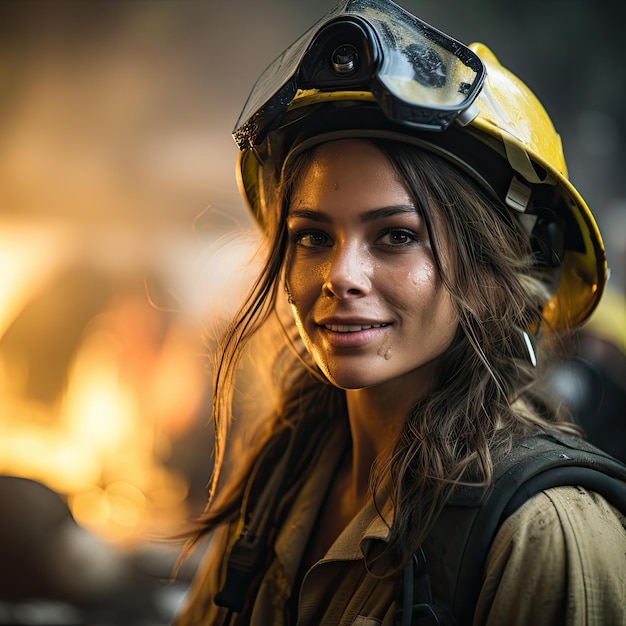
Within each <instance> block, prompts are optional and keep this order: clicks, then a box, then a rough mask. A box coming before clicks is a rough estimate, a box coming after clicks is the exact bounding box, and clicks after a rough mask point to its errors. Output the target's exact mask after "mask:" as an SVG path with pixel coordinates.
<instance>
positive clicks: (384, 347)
mask: <svg viewBox="0 0 626 626" xmlns="http://www.w3.org/2000/svg"><path fill="white" fill-rule="evenodd" d="M287 226H288V233H289V239H290V244H289V253H288V260H287V286H288V289H289V293H290V296H291V302H292V309H293V313H294V316H295V320H296V323H297V325H298V329H299V331H300V334H301V336H302V339H303V340H304V343H305V345H306V348H307V349H308V351H309V352H310V353H311V355H312V356H313V358H314V359H315V362H316V363H317V365H318V366H319V367H320V368H321V370H322V371H323V372H324V374H325V375H326V376H327V377H328V379H329V380H330V381H331V382H332V383H333V384H335V385H336V386H338V387H341V388H344V389H360V388H366V387H375V386H378V385H383V384H386V383H390V382H402V383H406V384H410V385H413V386H414V387H415V389H416V391H418V390H425V387H426V386H427V385H428V383H429V381H430V380H431V378H432V375H433V374H434V369H435V366H436V360H437V357H439V356H440V355H441V354H442V353H443V352H444V351H445V350H446V348H447V347H448V346H449V345H450V343H451V341H452V338H453V337H454V334H455V331H456V328H457V325H458V319H457V316H456V313H455V311H454V309H453V306H452V302H451V298H450V295H449V293H448V291H447V290H446V289H445V288H444V287H443V285H442V283H441V281H440V280H439V276H438V272H437V269H436V266H435V263H434V260H433V254H432V250H431V245H430V241H429V238H428V232H427V229H426V224H425V222H424V219H423V217H422V216H421V215H420V211H419V207H416V206H415V201H414V199H413V198H412V197H411V194H410V193H409V191H408V188H407V186H406V185H405V183H404V182H403V180H402V179H401V178H400V177H399V175H398V174H397V173H396V172H395V170H394V169H393V167H392V166H391V164H390V162H389V161H388V160H387V158H386V157H385V156H384V155H383V153H382V152H380V151H379V150H378V149H377V148H375V147H374V146H373V145H372V144H370V143H367V142H364V141H359V140H341V141H334V142H331V143H327V144H323V145H321V146H319V147H317V148H316V149H315V152H314V154H313V155H312V159H311V160H310V161H309V162H308V163H307V165H306V166H305V168H304V170H303V172H302V174H301V176H300V177H299V179H298V181H297V183H296V186H295V188H294V193H293V194H292V201H291V204H290V206H289V211H288V217H287ZM446 256H447V253H446V250H443V251H442V257H443V258H444V260H445V258H446ZM420 393H421V392H420Z"/></svg>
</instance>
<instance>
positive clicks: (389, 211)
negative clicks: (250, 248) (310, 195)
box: [287, 204, 419, 224]
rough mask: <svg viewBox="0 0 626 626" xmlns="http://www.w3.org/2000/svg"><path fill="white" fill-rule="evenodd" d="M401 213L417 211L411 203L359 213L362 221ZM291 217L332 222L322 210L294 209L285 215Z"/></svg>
mask: <svg viewBox="0 0 626 626" xmlns="http://www.w3.org/2000/svg"><path fill="white" fill-rule="evenodd" d="M401 213H412V214H418V213H419V211H418V210H417V209H416V207H414V206H413V205H412V204H398V205H393V206H385V207H380V208H378V209H371V210H370V211H365V212H364V213H362V214H361V221H362V222H375V221H376V220H380V219H383V218H385V217H393V216H394V215H398V214H401ZM293 218H303V219H308V220H313V221H316V222H322V223H324V224H329V223H330V222H332V218H331V217H330V215H328V213H324V211H314V210H313V209H294V210H293V211H291V212H290V213H289V214H288V215H287V220H290V219H293Z"/></svg>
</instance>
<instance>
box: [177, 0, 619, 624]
mask: <svg viewBox="0 0 626 626" xmlns="http://www.w3.org/2000/svg"><path fill="white" fill-rule="evenodd" d="M485 74H486V76H487V78H486V79H485ZM235 139H236V141H237V142H238V144H239V146H240V148H241V150H242V152H241V159H240V164H239V171H240V184H241V189H242V192H243V195H244V197H245V198H246V199H247V201H248V202H249V204H250V208H251V210H252V212H253V215H254V216H255V218H256V220H257V221H258V223H259V225H260V227H261V228H262V230H263V232H264V234H265V236H266V242H267V246H266V250H267V253H266V254H267V257H266V263H265V265H264V269H263V272H262V273H261V275H260V277H259V279H258V281H257V282H256V285H255V287H254V289H253V291H252V293H251V295H250V297H249V299H248V300H247V302H246V303H245V305H244V306H243V307H242V309H241V311H240V312H239V314H238V315H237V316H236V318H235V319H234V321H233V323H232V325H231V326H230V328H229V331H228V332H227V334H226V336H225V337H224V339H223V341H222V343H221V348H220V351H219V353H218V355H217V360H216V370H215V371H216V374H215V404H214V419H215V421H216V426H217V433H218V437H217V443H218V445H217V454H216V459H217V462H216V470H215V476H214V479H213V489H212V493H211V497H210V499H209V503H208V505H207V509H206V511H205V513H204V515H203V517H202V519H201V520H200V522H201V525H200V529H199V531H198V533H197V535H196V539H197V538H199V537H201V536H204V535H205V534H207V533H210V534H211V540H210V543H209V548H208V552H207V555H206V556H205V561H204V563H203V565H202V566H201V568H200V570H199V572H198V574H197V577H196V581H195V582H194V585H193V587H192V589H191V591H190V594H189V597H188V600H187V602H186V605H185V607H184V608H183V610H182V611H181V614H180V616H179V617H178V619H177V621H176V624H178V625H179V626H187V625H191V624H194V625H195V624H222V623H225V624H228V623H232V624H255V625H261V624H262V625H266V624H295V623H298V624H302V625H304V624H311V625H313V624H316V625H319V624H329V625H330V624H333V625H334V624H358V625H361V626H366V625H369V624H371V625H374V624H383V625H385V626H386V625H390V624H394V623H396V621H397V622H398V623H406V624H410V623H453V622H452V620H453V619H456V620H459V621H462V620H465V621H466V622H467V623H472V621H473V623H475V624H503V623H506V624H583V623H594V624H605V623H624V622H625V621H626V612H625V609H624V606H623V605H624V603H623V598H624V591H625V590H624V580H625V579H626V560H625V558H624V553H625V551H626V533H625V531H624V522H625V519H624V516H623V515H622V514H621V513H620V512H619V511H618V510H617V508H615V507H614V506H613V504H615V502H613V503H612V504H611V503H609V502H607V500H606V499H604V498H603V497H602V496H600V495H598V494H597V493H594V492H593V491H589V490H586V489H583V488H580V487H576V486H559V487H555V488H551V489H547V490H543V491H540V492H539V493H537V494H536V495H535V496H534V497H532V498H530V499H528V500H527V501H526V502H524V503H523V504H522V505H521V506H520V507H519V508H518V509H517V510H515V511H514V512H512V513H511V514H510V515H507V518H506V519H505V520H504V522H503V523H502V525H501V526H500V527H499V530H498V532H497V535H496V537H495V539H494V541H493V543H492V544H491V546H490V550H489V556H488V559H487V562H486V564H485V569H484V572H483V571H480V572H477V573H476V575H475V576H474V578H475V579H476V580H477V584H479V591H480V593H479V596H478V598H477V601H476V603H475V606H474V604H472V605H471V610H465V609H464V610H462V611H459V610H456V609H455V608H454V607H453V606H452V603H453V598H452V596H449V595H446V594H448V590H447V589H445V588H444V587H450V586H454V585H455V584H456V582H457V581H458V572H457V571H456V569H455V566H454V565H453V564H452V563H451V560H452V555H451V550H449V546H448V545H447V542H446V533H447V529H448V526H445V528H444V529H443V530H442V528H443V525H444V524H448V525H449V527H450V529H451V534H452V533H453V532H456V531H455V529H454V526H455V524H456V521H455V520H457V518H456V517H454V518H453V519H452V525H451V526H450V522H449V521H445V520H446V519H448V520H449V519H450V516H449V513H446V511H448V512H449V511H450V506H449V505H450V504H451V503H453V502H458V498H459V494H461V495H463V493H466V492H464V491H463V489H468V490H469V491H468V492H467V493H478V492H480V493H482V491H481V488H483V487H486V486H490V485H492V483H493V481H494V480H495V478H496V476H497V471H496V469H495V468H497V467H500V465H499V464H500V463H502V462H504V461H506V459H507V457H508V456H510V453H513V454H518V451H519V450H520V449H521V448H523V447H524V446H530V447H532V445H533V441H534V440H535V439H536V437H535V438H533V433H536V432H537V431H542V432H550V433H555V435H554V436H555V437H560V435H558V433H575V432H576V428H575V426H574V425H573V424H572V423H571V421H570V420H569V418H568V416H567V415H566V412H565V411H564V409H563V407H561V406H560V405H559V403H558V402H556V401H554V400H553V399H552V397H551V395H550V394H549V393H548V392H547V391H545V390H543V389H542V388H541V386H540V384H539V380H540V378H541V372H542V368H543V367H544V361H545V358H547V354H548V352H549V350H550V349H551V348H554V345H555V344H556V343H558V342H557V339H558V337H559V332H560V331H564V330H566V329H568V328H571V327H574V326H575V325H577V324H580V323H582V322H583V321H584V320H585V319H586V318H587V317H588V316H589V315H590V314H591V312H592V311H593V309H594V307H595V305H596V304H597V302H598V299H599V298H600V295H601V293H602V289H603V285H604V281H605V273H606V263H605V257H604V250H603V246H602V240H601V238H600V234H599V232H598V230H597V227H596V225H595V222H594V221H593V217H592V215H591V213H590V212H589V209H588V208H587V207H586V205H585V203H584V201H583V200H582V198H580V196H579V195H578V193H577V192H576V191H575V189H574V188H573V187H572V185H571V184H570V182H569V181H568V179H567V177H566V175H565V164H564V162H563V158H562V152H561V148H560V142H559V139H558V136H557V135H556V133H555V131H554V129H553V128H552V126H551V123H550V121H549V119H548V118H547V116H546V114H545V112H544V111H543V109H542V108H541V105H540V104H539V103H538V102H537V101H536V99H535V98H534V96H533V95H532V94H531V93H530V92H529V91H528V89H527V88H526V87H525V86H524V85H523V84H522V83H521V82H520V81H519V80H518V79H517V78H516V77H514V76H513V75H511V74H510V73H508V72H507V71H506V70H505V69H504V68H502V66H500V65H499V64H498V62H497V60H496V59H495V58H494V57H493V55H492V54H491V53H490V52H489V51H488V50H487V49H486V48H484V46H475V47H474V48H473V49H470V48H466V47H465V46H462V45H461V44H459V43H458V42H456V41H454V40H452V39H451V38H449V37H447V36H446V35H444V34H443V33H440V32H439V31H436V30H435V29H432V27H430V26H428V25H427V24H425V23H423V22H420V21H419V20H417V18H415V17H413V16H411V15H409V14H407V13H405V12H404V11H403V10H402V9H400V8H399V7H397V6H396V5H394V4H393V3H391V2H389V1H388V0H359V1H355V0H353V1H350V0H348V1H344V2H341V3H340V4H339V5H337V7H336V8H335V9H333V10H332V11H331V12H330V13H329V14H328V15H327V16H326V17H325V18H323V19H322V20H321V21H320V22H319V23H318V24H316V25H315V26H314V27H313V28H312V29H311V30H310V31H308V32H307V33H306V34H305V35H303V37H302V38H301V39H300V40H298V41H297V42H296V43H294V45H293V46H291V47H290V48H289V49H288V50H287V51H286V52H285V53H284V54H283V55H281V57H280V58H279V59H278V60H277V61H276V62H275V63H274V64H273V65H272V66H270V67H269V68H268V70H266V72H265V73H264V75H263V76H262V77H261V78H260V79H259V81H258V83H257V85H256V86H255V89H254V90H253V92H252V94H251V96H250V99H249V101H248V103H247V104H246V107H245V108H244V112H243V113H242V116H241V119H240V123H239V124H238V125H237V129H236V132H235ZM276 327H278V329H279V335H276V334H275V333H276V330H275V328H276ZM277 336H278V337H280V341H279V343H276V342H277V340H276V337H277ZM264 337H270V338H271V340H272V341H273V343H274V345H275V346H276V345H277V346H278V347H277V348H276V350H275V351H274V353H273V354H274V357H273V362H272V363H271V365H268V368H269V369H268V371H271V372H272V374H273V375H274V379H275V383H276V390H277V394H276V396H275V397H274V396H272V400H273V406H272V410H271V411H270V414H269V415H268V416H263V419H254V420H253V419H252V418H254V417H256V416H251V418H249V419H250V424H254V425H256V428H255V429H254V430H250V428H251V427H249V426H248V422H247V421H244V424H245V427H244V428H243V429H241V428H240V429H239V430H240V431H241V430H243V435H242V434H241V433H240V440H239V447H238V448H237V450H236V452H233V451H232V449H233V446H234V445H235V444H233V443H232V439H231V437H232V433H230V432H227V425H228V424H229V422H230V421H231V418H233V408H232V406H233V390H234V387H235V382H236V381H235V374H236V372H237V371H238V364H239V363H241V359H242V354H243V353H244V348H247V349H248V350H249V349H250V347H251V345H252V346H255V347H258V346H259V345H260V346H265V345H266V344H264V343H263V338H264ZM261 352H262V353H264V354H266V355H267V354H268V353H267V352H264V350H261ZM266 395H269V389H267V390H266ZM255 411H256V412H258V411H259V409H258V408H257V407H252V412H255ZM242 419H243V418H242ZM226 434H228V437H227V438H226V442H225V441H224V438H225V435H226ZM529 436H530V437H531V439H527V438H528V437H529ZM241 437H243V439H241ZM522 438H525V439H524V441H525V442H530V443H528V444H527V443H524V445H523V446H519V441H520V440H521V439H522ZM242 441H243V443H241V442H242ZM574 484H578V483H574ZM446 515H447V516H448V517H446ZM458 519H460V517H459V518H458ZM459 524H460V522H459V523H458V524H456V525H457V526H458V525H459ZM437 533H438V534H437ZM442 533H443V541H442V542H441V541H440V543H439V544H438V543H437V541H439V539H437V540H435V541H433V537H435V538H437V537H439V538H441V537H442ZM437 545H439V548H437V547H436V546H437ZM433 546H435V548H433ZM424 560H425V561H426V564H427V567H428V571H429V572H430V578H431V579H432V581H433V583H434V584H433V589H432V592H433V598H430V599H429V600H427V601H425V602H419V603H416V602H413V601H410V600H409V601H408V602H407V600H406V598H407V597H408V598H409V599H410V598H413V594H414V592H415V593H416V594H418V595H419V593H421V592H420V590H419V589H418V586H419V580H422V579H421V578H419V580H418V582H417V583H415V582H411V579H410V576H412V572H413V571H414V570H415V571H416V572H417V573H418V575H419V576H421V573H423V570H424V567H423V566H424V563H423V561H424ZM414 564H416V565H415V567H414ZM407 572H408V574H409V577H408V578H407ZM446 576H451V578H449V580H451V581H452V583H450V584H447V585H446V584H442V583H441V581H442V580H446ZM407 580H408V583H407V585H406V586H404V587H403V582H406V581H407ZM403 603H404V604H403ZM413 604H415V605H416V606H414V607H413V608H412V611H413V620H414V621H413V622H411V613H410V611H411V606H412V605H413ZM407 607H408V608H407ZM435 615H436V616H437V619H438V620H439V621H438V622H436V621H427V618H433V619H435ZM453 616H454V617H453ZM418 619H422V620H426V621H418Z"/></svg>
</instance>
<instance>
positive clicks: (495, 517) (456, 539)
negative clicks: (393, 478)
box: [413, 431, 626, 625]
mask: <svg viewBox="0 0 626 626" xmlns="http://www.w3.org/2000/svg"><path fill="white" fill-rule="evenodd" d="M565 485H575V486H581V487H584V488H585V489H588V490H590V491H594V492H596V493H599V494H600V495H602V496H603V497H604V498H606V499H607V501H608V502H610V503H611V504H612V505H613V506H615V507H616V508H618V509H619V510H621V511H624V512H625V513H626V466H625V465H624V464H623V463H621V462H620V461H618V460H616V459H614V458H612V457H611V456H610V455H608V454H606V453H605V452H603V451H601V450H599V449H598V448H595V447H594V446H592V445H590V444H588V443H587V442H585V441H582V440H581V439H579V438H577V437H573V436H568V435H564V434H561V433H553V432H550V433H548V432H544V431H542V432H540V433H537V434H535V435H532V436H530V437H528V438H526V439H523V440H522V441H520V442H519V443H518V444H517V445H516V446H515V447H514V449H513V450H512V451H511V453H510V454H507V455H506V456H505V457H503V458H502V459H501V460H500V461H499V462H497V463H496V465H495V467H494V480H493V483H492V486H491V487H490V488H489V489H488V490H480V489H459V490H458V491H457V492H456V493H455V495H454V497H453V498H452V499H451V501H450V502H449V503H448V505H446V507H444V509H443V511H442V513H441V515H440V517H439V519H438V522H437V524H436V525H435V527H434V528H433V531H432V532H431V534H430V536H429V538H428V539H427V541H426V542H425V543H424V546H423V550H424V553H425V561H426V568H425V570H424V571H423V572H422V573H421V574H420V572H418V575H417V579H420V580H421V581H422V582H421V583H420V584H421V587H423V577H424V576H428V578H430V582H431V585H432V603H433V604H434V606H435V610H434V613H435V614H436V615H437V616H438V619H437V621H432V622H428V623H437V624H442V625H443V624H457V625H461V624H471V623H472V619H473V614H474V608H475V606H476V602H477V600H478V595H479V594H480V590H481V587H482V582H483V575H484V569H485V566H486V562H487V554H488V552H489V548H490V546H491V543H492V541H493V539H494V537H495V535H496V533H497V531H498V529H499V528H500V525H501V524H502V522H503V521H504V520H505V519H506V518H507V517H508V516H510V515H511V514H512V513H513V512H514V511H515V510H516V509H518V508H519V507H520V506H521V505H522V504H523V503H524V502H526V501H527V500H528V499H529V498H530V497H532V496H533V495H535V494H537V493H539V492H540V491H544V490H546V489H550V488H552V487H559V486H565ZM415 591H416V594H415V596H414V599H413V604H414V606H418V605H421V606H423V605H424V603H425V602H426V603H427V602H428V600H423V599H420V597H419V593H420V592H418V589H417V588H416V589H415ZM413 623H414V624H415V623H419V621H418V622H413ZM422 623H423V622H422Z"/></svg>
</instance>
